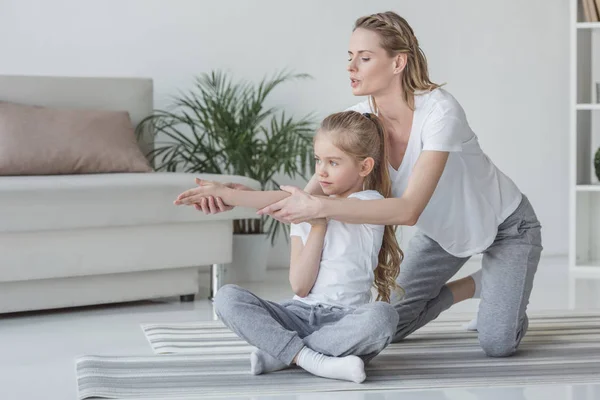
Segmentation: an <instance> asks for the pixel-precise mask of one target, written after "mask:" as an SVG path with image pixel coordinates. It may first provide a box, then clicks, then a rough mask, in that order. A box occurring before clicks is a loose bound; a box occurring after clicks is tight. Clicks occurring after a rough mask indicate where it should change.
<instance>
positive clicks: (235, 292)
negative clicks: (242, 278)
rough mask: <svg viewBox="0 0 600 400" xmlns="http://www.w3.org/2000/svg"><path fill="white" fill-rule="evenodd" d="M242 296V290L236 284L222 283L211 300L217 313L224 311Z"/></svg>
mask: <svg viewBox="0 0 600 400" xmlns="http://www.w3.org/2000/svg"><path fill="white" fill-rule="evenodd" d="M243 296H244V291H243V289H242V288H241V287H239V286H237V285H224V286H223V287H221V288H220V289H219V290H218V291H217V294H216V295H215V298H214V300H213V306H214V307H215V310H216V311H217V312H218V313H219V314H222V313H226V312H227V310H228V308H229V307H231V306H233V305H234V304H235V303H237V302H239V301H240V299H241V298H242V297H243Z"/></svg>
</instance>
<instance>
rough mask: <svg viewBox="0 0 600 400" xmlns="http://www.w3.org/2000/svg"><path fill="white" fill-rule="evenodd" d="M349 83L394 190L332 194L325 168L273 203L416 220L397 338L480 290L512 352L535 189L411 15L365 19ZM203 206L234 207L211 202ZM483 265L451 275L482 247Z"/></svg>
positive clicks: (285, 210) (530, 245) (491, 338)
mask: <svg viewBox="0 0 600 400" xmlns="http://www.w3.org/2000/svg"><path fill="white" fill-rule="evenodd" d="M348 55H349V60H348V61H349V64H348V72H349V74H350V83H351V87H352V92H353V94H354V95H356V96H369V100H368V101H365V102H362V103H359V104H357V105H356V106H354V107H352V108H351V109H352V110H356V111H359V112H374V113H376V114H377V115H378V116H379V118H380V119H381V120H382V122H383V124H384V126H385V128H386V129H387V132H388V137H389V140H390V143H389V148H390V166H389V170H390V173H391V176H392V180H393V184H392V191H393V195H394V198H390V199H381V200H369V201H368V203H366V204H369V205H368V206H365V205H364V204H365V203H361V204H356V203H355V202H352V201H348V200H346V199H335V198H327V197H320V196H322V195H323V193H322V191H321V190H320V187H319V184H318V181H319V176H318V174H315V176H313V178H312V179H311V181H310V182H309V183H308V185H307V186H306V188H305V191H301V190H299V189H297V188H289V187H282V189H284V190H287V191H289V192H290V193H292V196H290V197H288V198H286V199H283V200H281V201H279V202H277V203H275V204H273V205H270V206H268V207H265V208H264V209H262V210H261V211H259V213H260V214H269V215H271V216H273V217H274V218H277V219H278V220H280V221H284V222H288V223H300V222H304V221H308V220H312V219H315V218H330V219H334V220H337V221H341V222H345V223H356V224H366V223H368V224H388V225H415V226H416V227H417V228H418V231H417V233H416V234H415V236H414V237H413V238H412V239H411V241H410V243H409V245H408V249H407V252H406V254H405V259H404V261H403V263H402V267H401V272H400V275H399V278H398V284H399V285H400V286H401V287H403V288H404V290H405V292H406V294H405V296H404V298H402V299H400V300H397V301H396V302H395V304H394V306H395V308H396V310H397V311H398V314H399V317H400V318H399V322H398V326H397V329H396V335H395V337H394V340H393V341H394V342H396V341H399V340H402V339H403V338H404V337H406V336H407V335H409V334H410V333H412V332H414V331H415V330H417V329H418V328H420V327H422V326H423V325H425V324H427V323H428V322H429V321H431V320H433V319H435V318H436V317H437V316H438V315H439V314H440V313H441V312H442V311H444V310H446V309H448V308H449V307H450V306H451V305H452V304H454V303H457V302H459V301H462V300H465V299H468V298H471V297H479V295H481V296H480V298H481V301H480V305H479V312H478V315H477V322H476V329H477V331H478V335H479V341H480V344H481V346H482V348H483V350H484V351H485V353H486V354H487V355H489V356H493V357H502V356H509V355H511V354H513V353H514V352H515V351H516V349H517V347H518V345H519V343H520V341H521V339H522V338H523V336H524V335H525V333H526V331H527V327H528V319H527V315H526V308H527V303H528V301H529V296H530V293H531V288H532V285H533V278H534V275H535V272H536V270H537V265H538V263H539V259H540V254H541V251H542V244H541V226H540V223H539V221H538V219H537V217H536V215H535V212H534V210H533V208H532V206H531V204H530V203H529V201H528V199H527V197H526V196H525V195H523V194H522V193H521V191H520V190H519V189H518V188H517V186H516V185H515V184H514V182H512V181H511V180H510V179H509V178H508V177H507V176H506V175H504V174H503V173H502V172H501V171H500V170H499V169H498V168H497V167H496V166H495V165H494V164H493V163H492V162H491V160H490V159H489V158H488V157H487V156H486V154H485V153H483V151H482V150H481V148H480V146H479V143H478V140H477V136H476V135H475V134H474V133H473V131H472V130H471V129H470V127H469V124H468V122H467V119H466V116H465V113H464V111H463V109H462V107H461V106H460V104H459V103H458V102H457V101H456V99H454V97H452V96H451V95H450V94H449V93H448V92H446V91H445V90H443V89H441V88H440V85H437V84H435V83H433V82H431V80H430V79H429V76H428V70H427V61H426V58H425V55H424V54H423V52H422V50H421V49H420V47H419V44H418V41H417V38H416V37H415V35H414V32H413V30H412V28H411V27H410V26H409V25H408V23H407V22H406V20H404V19H403V18H402V17H400V16H398V15H397V14H395V13H393V12H385V13H378V14H373V15H369V16H365V17H361V18H359V19H358V20H357V21H356V23H355V27H354V30H353V32H352V36H351V39H350V49H349V51H348ZM197 208H198V209H202V210H203V211H205V212H208V213H212V212H218V211H221V210H226V209H228V207H227V206H226V205H224V204H223V202H222V201H221V200H219V199H212V198H210V199H203V201H202V202H201V203H200V204H198V205H197ZM480 253H481V254H483V261H482V269H481V270H480V271H478V272H477V273H475V274H473V275H472V276H469V277H466V278H463V279H460V280H457V281H454V282H450V283H448V284H446V282H447V281H448V280H449V279H450V278H451V277H452V276H453V275H454V274H455V273H456V272H457V271H458V270H459V269H460V268H461V267H462V266H463V265H464V264H465V262H466V261H467V260H468V259H469V258H470V257H471V256H473V255H475V254H480Z"/></svg>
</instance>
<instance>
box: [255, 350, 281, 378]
mask: <svg viewBox="0 0 600 400" xmlns="http://www.w3.org/2000/svg"><path fill="white" fill-rule="evenodd" d="M286 368H289V365H287V364H286V363H283V362H281V361H279V360H278V359H276V358H275V357H272V356H271V355H270V354H269V353H265V352H264V351H262V350H261V349H256V350H254V351H253V352H252V354H250V372H251V373H252V375H260V374H266V373H267V372H275V371H280V370H282V369H286Z"/></svg>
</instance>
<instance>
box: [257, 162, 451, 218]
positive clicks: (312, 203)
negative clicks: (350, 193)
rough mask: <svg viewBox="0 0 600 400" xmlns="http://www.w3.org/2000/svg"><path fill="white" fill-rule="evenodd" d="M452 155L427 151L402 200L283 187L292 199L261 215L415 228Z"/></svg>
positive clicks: (410, 179) (263, 211)
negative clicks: (311, 192)
mask: <svg viewBox="0 0 600 400" xmlns="http://www.w3.org/2000/svg"><path fill="white" fill-rule="evenodd" d="M448 154H449V153H448V152H445V151H423V152H422V153H421V155H420V156H419V158H418V160H417V162H416V163H415V166H414V169H413V172H412V175H411V176H410V178H409V180H408V186H407V188H406V190H405V191H404V194H403V195H402V197H400V198H391V199H382V200H365V201H368V202H369V203H364V202H363V201H357V200H355V199H336V198H327V197H319V196H311V195H309V194H307V193H305V192H304V191H302V190H299V189H297V188H293V187H285V186H282V187H281V189H282V190H285V191H289V192H290V193H291V194H292V196H291V197H290V198H286V199H283V200H281V201H279V202H277V203H275V204H272V205H270V206H267V207H265V208H263V209H261V210H260V211H259V212H258V214H260V215H262V214H269V215H274V216H275V217H276V218H277V219H278V220H280V221H284V222H288V223H290V222H291V223H300V222H304V221H308V220H311V219H314V218H330V219H335V220H338V221H341V222H347V223H352V224H376V225H414V224H416V222H417V220H418V219H419V216H420V215H421V213H422V212H423V210H424V209H425V207H426V206H427V203H429V200H430V199H431V196H432V195H433V192H434V191H435V188H436V186H437V184H438V182H439V180H440V177H441V176H442V173H443V172H444V167H445V166H446V161H447V160H448Z"/></svg>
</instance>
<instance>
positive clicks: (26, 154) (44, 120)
mask: <svg viewBox="0 0 600 400" xmlns="http://www.w3.org/2000/svg"><path fill="white" fill-rule="evenodd" d="M151 171H152V168H150V165H149V164H148V161H147V160H146V158H145V157H144V155H143V154H142V151H141V150H140V148H139V147H138V144H137V141H136V137H135V132H134V129H133V126H132V124H131V120H130V118H129V113H128V112H127V111H104V110H73V109H58V108H50V107H38V106H31V105H24V104H15V103H8V102H2V101H0V175H55V174H94V173H108V172H151Z"/></svg>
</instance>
